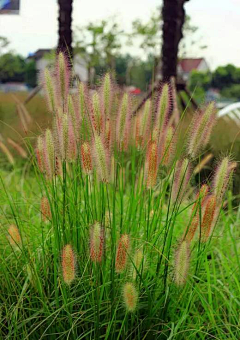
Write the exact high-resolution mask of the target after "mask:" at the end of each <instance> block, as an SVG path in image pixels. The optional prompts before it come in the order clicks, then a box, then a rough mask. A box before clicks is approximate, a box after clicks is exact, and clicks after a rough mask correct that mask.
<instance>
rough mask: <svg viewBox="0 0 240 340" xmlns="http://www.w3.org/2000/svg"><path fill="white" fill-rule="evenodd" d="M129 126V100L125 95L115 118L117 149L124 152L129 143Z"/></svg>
mask: <svg viewBox="0 0 240 340" xmlns="http://www.w3.org/2000/svg"><path fill="white" fill-rule="evenodd" d="M130 126H131V111H130V98H129V96H128V94H127V93H125V94H124V95H123V98H122V101H121V105H120V109H119V111H118V116H117V130H116V139H117V143H118V148H119V149H120V150H126V149H127V147H128V142H129V131H130Z"/></svg>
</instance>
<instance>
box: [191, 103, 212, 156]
mask: <svg viewBox="0 0 240 340" xmlns="http://www.w3.org/2000/svg"><path fill="white" fill-rule="evenodd" d="M215 119H216V109H215V104H214V102H211V103H209V104H208V106H207V107H206V109H205V111H203V112H202V113H200V114H195V115H194V117H193V121H192V123H191V128H190V131H189V137H188V154H189V156H191V157H192V158H193V157H196V156H197V154H198V153H199V151H200V150H201V149H202V148H204V147H205V146H206V145H207V143H208V141H209V138H210V135H211V132H212V128H213V126H214V123H215Z"/></svg>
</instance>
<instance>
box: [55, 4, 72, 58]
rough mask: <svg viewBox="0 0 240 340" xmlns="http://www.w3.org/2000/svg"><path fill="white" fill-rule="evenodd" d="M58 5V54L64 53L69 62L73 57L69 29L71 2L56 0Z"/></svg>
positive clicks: (70, 24)
mask: <svg viewBox="0 0 240 340" xmlns="http://www.w3.org/2000/svg"><path fill="white" fill-rule="evenodd" d="M58 5H59V17H58V52H59V51H63V52H65V53H66V55H67V56H68V57H69V60H71V59H72V57H73V49H72V28H71V26H72V8H73V0H58Z"/></svg>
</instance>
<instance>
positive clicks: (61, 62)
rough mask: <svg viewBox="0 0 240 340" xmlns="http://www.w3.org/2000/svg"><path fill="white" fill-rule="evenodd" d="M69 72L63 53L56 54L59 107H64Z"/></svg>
mask: <svg viewBox="0 0 240 340" xmlns="http://www.w3.org/2000/svg"><path fill="white" fill-rule="evenodd" d="M69 83H70V71H69V65H68V60H67V58H66V56H65V55H64V53H63V52H60V53H59V54H58V58H57V85H58V87H59V94H60V96H61V105H65V103H66V101H67V95H68V91H69Z"/></svg>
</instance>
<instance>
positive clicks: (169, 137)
mask: <svg viewBox="0 0 240 340" xmlns="http://www.w3.org/2000/svg"><path fill="white" fill-rule="evenodd" d="M174 133H175V131H174V129H173V127H172V126H169V127H168V128H167V129H166V132H165V134H164V138H163V148H162V152H161V154H162V155H161V157H162V164H163V165H166V166H167V165H169V163H170V162H171V160H172V159H173V157H174V154H175V146H176V145H175V144H176V138H175V135H174Z"/></svg>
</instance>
